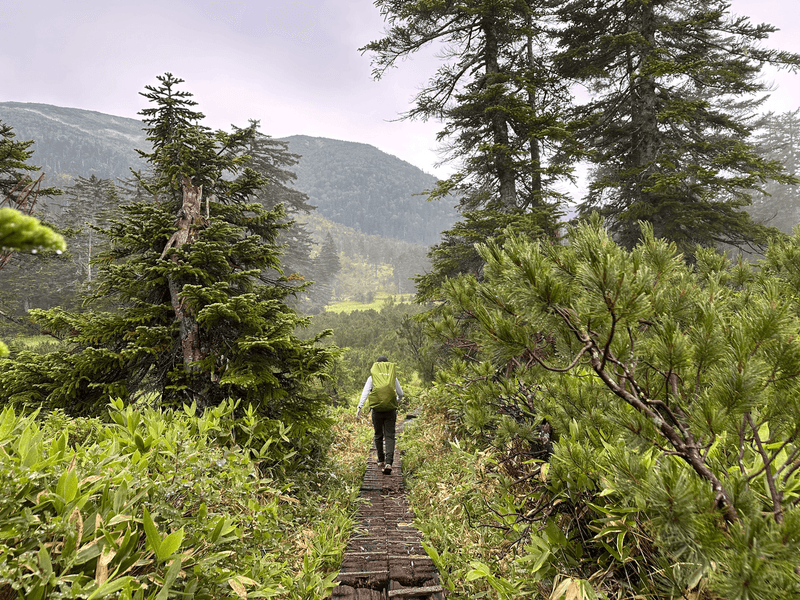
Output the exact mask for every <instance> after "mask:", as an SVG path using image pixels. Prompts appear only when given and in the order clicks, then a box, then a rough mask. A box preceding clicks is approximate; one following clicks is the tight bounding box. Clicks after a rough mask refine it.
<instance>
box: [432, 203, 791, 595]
mask: <svg viewBox="0 0 800 600" xmlns="http://www.w3.org/2000/svg"><path fill="white" fill-rule="evenodd" d="M642 230H643V232H644V237H643V240H642V241H641V242H640V244H639V245H637V246H636V247H635V248H634V249H633V250H632V251H626V250H625V249H623V248H621V247H620V246H618V245H617V244H616V243H615V242H614V241H613V240H612V238H611V235H610V234H609V233H608V232H607V231H605V230H603V229H602V228H601V227H600V225H599V222H598V219H595V220H594V222H593V223H591V224H585V225H582V226H580V227H578V228H577V229H574V230H571V231H570V233H569V242H570V244H569V245H568V246H561V245H547V244H543V243H535V242H532V241H530V240H528V239H525V238H524V237H516V236H509V237H508V238H507V239H506V240H505V243H504V245H503V246H502V247H501V246H500V245H499V244H497V243H495V242H489V243H487V244H485V245H482V246H481V248H480V252H481V256H482V257H483V259H484V260H485V261H486V269H485V273H484V276H485V279H484V281H483V282H480V283H479V282H477V281H476V280H475V279H474V278H473V277H467V276H465V277H462V278H460V279H457V280H451V281H449V282H447V283H446V284H445V285H444V288H445V290H446V298H447V300H448V301H449V304H448V305H447V307H446V309H445V311H444V316H443V318H442V320H441V321H440V323H439V324H438V326H437V327H438V329H439V332H440V334H442V335H444V336H445V337H446V338H447V339H450V340H454V341H457V342H458V344H459V346H460V347H462V348H464V352H463V361H459V362H457V363H456V364H455V365H454V366H453V367H452V368H451V369H450V370H449V371H448V372H447V373H442V376H441V377H440V379H439V383H438V389H437V390H436V391H435V393H434V395H435V398H436V399H438V401H439V402H440V403H442V404H443V406H444V407H446V408H447V409H449V418H450V419H451V420H452V419H456V421H455V422H456V431H454V432H452V433H451V434H450V435H454V436H458V437H461V438H462V439H466V440H468V441H469V443H470V444H474V445H475V446H476V447H477V449H478V450H483V451H486V452H490V453H491V454H490V456H491V457H493V458H492V462H494V463H495V464H496V465H497V467H496V469H497V470H498V471H499V472H500V473H499V474H498V475H496V477H500V480H499V482H498V483H497V487H495V488H494V489H495V492H493V493H494V496H493V498H492V500H491V502H490V503H488V504H483V503H481V502H480V501H478V502H477V503H473V501H472V500H470V501H469V502H470V507H471V510H473V512H472V516H471V517H469V518H470V519H472V523H473V524H475V523H479V524H481V525H484V526H486V527H495V528H497V530H498V532H499V534H501V536H500V537H501V540H496V541H495V542H492V543H496V544H498V546H497V548H498V550H497V551H496V553H495V554H494V555H493V556H488V557H487V556H484V557H483V558H482V559H481V562H480V563H479V564H473V565H472V567H471V570H470V572H469V573H465V575H466V576H467V579H474V580H478V581H482V582H484V583H485V584H486V585H489V586H490V587H492V588H495V589H496V590H500V589H501V588H502V589H504V590H505V592H504V593H505V594H506V595H505V596H504V595H502V593H501V596H500V597H507V598H512V597H516V596H515V594H523V595H524V594H525V593H538V594H545V595H547V594H551V593H555V592H556V590H557V589H559V585H561V584H562V583H563V584H564V587H565V588H566V587H569V586H570V585H572V584H574V586H577V587H579V588H581V589H583V588H589V589H590V591H591V593H593V594H594V593H596V594H598V595H599V594H600V593H601V592H602V593H605V594H606V596H607V597H620V598H633V597H640V596H641V595H645V596H649V597H655V598H675V597H679V596H681V595H683V596H684V597H686V596H687V595H688V594H692V595H694V597H697V598H719V597H722V598H726V599H729V600H733V599H737V600H738V599H745V598H752V597H753V596H752V590H759V596H758V597H761V598H765V599H766V598H770V599H771V598H775V599H777V598H791V597H794V596H796V595H797V594H800V576H798V574H797V571H796V569H797V566H798V564H797V557H798V556H800V547H798V543H800V529H799V528H798V527H800V513H798V510H800V479H798V477H800V429H799V428H798V423H800V404H798V402H797V398H798V397H800V396H798V389H797V388H798V386H799V385H800V345H798V340H797V336H796V331H797V326H798V315H800V311H799V307H798V305H797V299H796V294H794V292H793V290H795V289H796V286H797V285H798V277H797V272H798V268H797V264H796V263H797V256H798V255H800V254H799V253H800V250H798V249H799V248H800V233H798V235H796V236H795V237H794V238H792V239H791V240H778V241H776V243H775V244H773V245H772V246H771V247H770V249H769V251H768V254H767V258H766V260H765V262H764V263H763V264H762V265H761V266H760V267H759V268H753V267H751V266H750V265H748V264H747V263H744V262H739V263H734V264H731V263H729V262H728V261H726V259H725V258H724V257H722V256H720V255H717V254H715V253H714V252H713V251H711V250H707V249H705V250H704V249H698V250H697V255H696V257H697V262H696V267H694V268H690V267H688V266H687V265H686V263H685V261H684V260H683V257H682V256H681V255H680V254H679V253H678V252H677V246H676V244H674V243H670V242H666V241H662V240H657V239H656V238H655V237H654V235H653V233H652V229H651V228H650V227H649V226H647V225H646V224H642ZM465 340H467V341H469V342H470V343H469V344H465V343H464V341H465ZM454 453H456V454H457V451H456V450H455V449H454ZM444 460H445V461H447V459H446V458H445V459H444ZM452 460H456V458H452V459H451V461H452ZM447 462H450V461H447ZM486 468H490V467H486ZM476 485H477V484H476ZM480 485H483V484H480ZM476 500H477V499H476ZM462 501H464V500H463V498H462ZM455 518H456V519H458V518H459V517H458V515H456V517H455ZM460 518H461V519H462V520H463V518H464V517H463V513H462V514H461V517H460ZM509 548H515V550H514V551H513V553H511V554H510V553H509V552H510V551H509ZM455 562H456V565H455V566H456V567H458V565H459V563H458V561H457V560H456V561H455ZM557 575H558V576H559V577H558V578H557V577H556V576H557ZM567 580H569V581H571V582H572V584H566V583H564V582H565V581H567ZM495 584H496V587H495ZM561 593H562V594H563V593H564V590H562V592H561ZM585 593H586V594H589V592H585ZM589 597H591V595H589Z"/></svg>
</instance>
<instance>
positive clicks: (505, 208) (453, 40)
mask: <svg viewBox="0 0 800 600" xmlns="http://www.w3.org/2000/svg"><path fill="white" fill-rule="evenodd" d="M376 5H377V6H378V7H379V8H380V9H381V12H382V14H383V15H384V17H385V18H386V20H387V21H388V23H389V28H388V29H387V31H386V35H385V37H383V38H382V39H380V40H377V41H374V42H371V43H370V44H367V45H366V46H364V47H363V48H362V49H361V50H362V51H365V52H370V53H372V54H373V56H374V59H373V62H374V64H375V69H374V71H373V73H374V76H375V77H376V78H379V77H381V76H382V75H383V74H384V73H385V71H386V70H387V69H389V68H390V67H393V66H394V65H395V64H396V63H397V62H398V61H399V60H401V59H403V58H406V57H408V56H410V55H412V54H413V53H415V52H417V51H418V50H420V49H421V48H423V47H424V46H426V45H430V44H433V43H440V44H443V45H444V47H445V48H446V51H445V52H443V53H442V58H443V60H444V64H443V65H442V66H441V67H440V68H439V69H438V70H437V72H436V74H435V75H434V76H433V77H431V78H430V80H429V83H428V85H427V86H426V87H424V88H423V89H422V91H420V92H419V93H418V94H417V96H416V98H415V101H414V107H413V108H412V109H411V110H410V111H409V112H408V113H407V114H406V115H405V116H406V117H407V118H420V119H428V118H437V119H441V120H443V121H444V123H445V126H444V129H443V130H442V131H441V132H440V133H439V136H438V137H439V140H440V141H442V140H444V141H445V149H446V152H447V159H448V160H452V161H453V162H454V163H455V164H456V165H457V166H458V171H457V172H456V173H455V174H454V175H452V176H451V177H449V178H448V179H447V180H445V181H442V182H439V183H438V184H437V187H436V188H435V190H433V191H432V192H431V195H430V198H431V199H438V198H444V197H446V196H448V195H450V194H453V195H455V196H457V197H458V198H459V210H460V212H461V213H462V215H463V217H464V221H462V222H461V223H459V224H458V225H456V226H455V227H454V228H452V229H450V230H448V231H446V232H445V233H444V236H445V239H444V240H443V241H442V242H441V243H440V244H438V245H437V246H435V247H434V249H433V251H432V252H431V255H430V257H431V261H432V263H433V270H434V273H433V274H431V275H430V276H429V277H426V278H425V279H423V281H422V290H421V297H423V298H429V297H430V296H431V294H433V293H434V287H435V285H436V283H437V282H440V281H441V280H442V279H444V278H445V277H447V276H450V275H452V274H454V273H464V272H469V271H474V270H475V269H479V268H480V259H479V257H478V256H477V255H476V254H475V253H474V251H473V250H472V241H473V240H474V239H476V238H477V239H485V236H486V235H487V233H489V234H490V235H493V234H494V233H495V232H496V231H497V230H495V231H494V232H493V231H491V225H492V224H493V222H494V221H495V219H498V218H499V219H501V220H505V221H506V223H505V224H509V221H510V220H511V218H510V217H508V216H503V217H495V216H494V215H493V214H491V213H497V212H500V213H505V215H512V216H513V217H514V218H515V219H516V220H518V227H519V228H524V229H529V230H531V229H534V230H537V234H542V233H543V234H545V235H550V236H554V235H555V233H556V230H557V225H556V223H557V218H558V214H557V211H556V207H557V205H558V203H559V202H560V201H561V200H563V197H562V195H561V194H560V193H559V192H558V191H557V188H556V184H557V183H558V182H559V181H561V180H564V179H568V178H570V176H571V167H570V166H569V161H568V160H563V157H562V159H561V160H555V156H556V154H557V152H558V151H559V149H561V148H566V146H569V145H570V141H571V134H570V133H569V131H570V126H568V125H567V123H566V121H565V120H564V116H565V109H566V108H567V107H568V101H569V94H568V92H567V89H566V87H565V85H564V83H563V82H562V81H561V80H559V79H558V78H557V77H554V76H553V71H552V69H551V67H550V65H549V64H548V58H547V56H548V51H547V49H546V47H547V43H548V42H547V40H548V36H547V31H546V27H545V26H543V21H544V19H545V16H546V9H545V8H544V7H542V6H541V5H540V4H536V3H531V2H527V1H523V0H519V1H511V2H497V1H496V0H475V1H469V2H466V3H460V4H459V3H451V2H434V3H412V4H409V3H407V2H401V1H396V0H386V1H383V0H381V1H378V2H376ZM571 152H572V151H569V152H566V153H565V152H562V153H561V154H562V155H563V156H567V155H568V154H570V153H571ZM532 221H535V223H532Z"/></svg>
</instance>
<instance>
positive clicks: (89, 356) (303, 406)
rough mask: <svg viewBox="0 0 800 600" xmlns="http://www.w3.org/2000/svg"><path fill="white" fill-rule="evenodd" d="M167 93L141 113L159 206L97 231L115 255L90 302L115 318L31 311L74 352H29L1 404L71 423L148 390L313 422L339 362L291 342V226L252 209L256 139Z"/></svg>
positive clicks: (127, 212) (167, 78)
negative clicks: (284, 261)
mask: <svg viewBox="0 0 800 600" xmlns="http://www.w3.org/2000/svg"><path fill="white" fill-rule="evenodd" d="M159 83H160V85H158V86H156V87H154V86H148V87H147V91H146V92H145V93H144V94H143V95H144V96H145V97H147V98H148V99H149V100H150V101H151V102H152V103H153V106H152V107H150V108H147V109H145V110H143V111H142V113H143V115H144V117H145V120H146V123H147V133H148V139H149V141H150V142H151V143H152V147H153V151H152V152H151V153H146V152H142V155H143V156H144V157H145V158H146V159H147V161H148V162H149V163H150V164H151V165H152V167H153V177H152V178H148V179H145V178H142V177H141V176H139V180H140V182H141V185H142V186H143V187H144V188H145V189H146V190H148V191H149V192H150V193H151V194H152V196H151V198H153V199H146V200H139V201H135V202H133V203H131V204H128V205H125V206H123V207H121V208H120V209H119V213H118V214H117V216H116V218H114V219H113V220H112V222H111V224H110V225H109V226H108V227H107V228H104V229H101V230H100V232H101V233H102V234H103V235H104V236H105V237H106V238H107V240H108V245H107V247H106V249H105V250H104V251H103V252H102V253H101V254H100V256H99V257H98V258H97V261H96V262H97V264H98V265H99V271H100V272H99V275H98V279H97V287H96V288H95V289H94V290H93V293H92V296H91V300H93V301H103V302H109V301H113V302H115V303H116V304H117V305H118V306H119V310H115V311H113V312H111V311H109V312H68V311H65V310H63V309H60V308H56V309H52V310H49V311H32V317H33V319H34V320H35V321H36V322H37V323H38V324H40V325H41V326H42V327H43V328H45V329H46V330H48V331H50V332H51V333H53V334H54V335H57V336H59V337H61V338H62V339H65V340H68V341H69V343H70V345H71V348H72V349H71V351H70V352H66V351H64V352H59V353H53V354H49V355H47V356H45V357H38V356H33V355H30V354H27V353H21V354H20V355H19V356H17V357H15V360H14V361H11V362H10V363H9V364H6V365H3V367H2V372H0V390H2V395H3V396H5V397H6V398H10V399H11V400H12V401H22V402H25V403H29V404H32V405H41V404H44V405H47V406H52V407H63V408H65V409H67V410H69V411H70V412H75V413H87V412H94V411H96V410H98V409H99V408H100V407H102V406H104V405H105V404H106V403H107V401H108V400H109V398H112V397H122V398H133V397H135V396H137V395H140V394H142V393H144V392H146V391H149V390H152V391H155V392H157V393H158V395H159V398H160V402H162V403H164V404H174V403H176V402H183V401H189V402H191V401H193V400H196V401H197V402H198V404H199V405H201V406H203V407H207V406H213V405H216V404H219V403H220V402H221V401H222V400H223V399H224V398H226V397H229V396H230V397H235V398H239V399H244V400H247V401H248V402H252V403H253V404H254V405H255V406H257V407H258V409H259V410H260V411H261V412H262V413H263V414H265V415H268V416H270V417H281V418H284V419H286V420H287V422H291V421H292V420H293V419H294V418H300V419H302V420H303V421H306V420H308V421H309V422H311V421H313V420H314V417H315V415H318V414H319V410H320V408H321V407H322V406H323V402H324V398H323V397H321V396H320V395H319V394H317V393H316V392H314V391H313V390H312V384H313V383H314V381H315V380H316V378H317V377H319V376H321V375H323V374H324V372H325V370H326V368H327V367H328V366H329V365H330V363H331V361H332V358H333V356H334V352H333V351H332V350H331V349H324V348H320V347H317V345H316V339H312V340H309V341H301V340H299V339H298V338H297V337H295V335H294V330H295V328H296V327H302V326H303V325H304V324H305V323H306V321H305V320H304V319H303V318H302V317H300V316H299V315H298V314H296V313H295V311H293V310H292V309H291V308H289V307H288V306H287V304H286V297H287V296H288V295H289V294H290V293H291V291H292V289H291V288H290V287H289V286H287V285H283V284H281V283H280V282H279V281H276V280H275V279H273V278H270V277H269V276H268V275H267V269H273V270H277V269H280V258H279V249H278V247H277V246H276V240H277V237H278V234H279V232H280V231H282V230H283V229H285V227H286V225H284V224H281V223H280V219H281V218H282V217H283V216H284V214H285V213H284V212H283V211H282V210H280V209H279V208H278V209H276V210H274V211H268V210H266V209H264V208H263V206H261V205H260V204H258V203H253V202H250V198H251V197H252V196H253V195H254V194H255V193H257V192H258V190H259V189H260V188H261V187H262V186H263V185H264V183H265V179H264V178H263V177H262V176H261V175H259V174H258V173H256V171H254V170H253V169H251V168H249V167H248V166H247V164H248V161H249V158H248V156H247V155H245V154H243V151H244V150H245V149H246V145H247V143H248V142H249V141H251V140H252V138H253V135H254V128H252V127H250V128H247V129H237V130H235V131H234V132H233V133H231V134H228V133H225V132H222V131H217V132H211V131H209V130H208V129H207V128H205V127H204V126H203V125H202V124H201V120H202V113H199V112H197V111H196V110H194V108H193V107H194V106H195V104H196V103H195V102H194V101H193V100H192V99H191V94H189V93H188V92H185V91H182V90H179V89H177V87H178V85H179V84H180V83H181V80H179V79H176V78H174V77H173V76H172V75H171V74H166V75H164V76H162V77H159ZM190 179H191V180H190ZM198 190H202V193H203V196H202V199H200V198H199V197H198ZM189 194H194V196H193V198H194V200H195V205H193V207H192V206H190V205H189V204H188V203H187V196H188V195H189ZM189 199H191V198H189ZM187 207H188V208H187ZM191 210H193V211H194V213H192V214H188V213H189V212H191ZM176 219H177V220H176ZM187 219H189V220H190V221H191V222H190V223H188V225H187V224H186V221H187ZM176 227H177V228H178V231H176ZM296 433H297V435H300V436H301V435H302V431H301V428H298V430H297V431H296Z"/></svg>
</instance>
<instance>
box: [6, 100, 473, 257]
mask: <svg viewBox="0 0 800 600" xmlns="http://www.w3.org/2000/svg"><path fill="white" fill-rule="evenodd" d="M0 120H2V121H4V122H6V123H8V124H9V125H11V126H12V127H13V128H14V131H15V133H16V134H17V139H18V140H34V141H35V144H34V146H33V150H34V155H33V159H32V162H33V164H35V165H37V166H39V167H41V169H42V170H43V171H44V172H45V173H47V174H48V175H50V176H53V177H55V176H57V175H59V174H66V175H70V176H73V177H74V176H77V175H82V176H84V177H89V176H91V175H95V176H97V177H99V178H105V179H116V178H129V177H130V176H131V174H130V168H131V167H132V168H134V169H136V170H142V169H145V166H146V165H145V163H144V161H142V159H141V158H140V157H139V155H138V154H137V153H136V151H135V149H136V148H139V149H142V150H146V149H148V144H147V141H146V140H145V135H144V132H143V131H142V126H143V125H142V122H141V121H140V120H138V119H129V118H125V117H116V116H112V115H106V114H103V113H99V112H94V111H89V110H82V109H78V108H64V107H59V106H52V105H48V104H33V103H21V102H0ZM264 133H266V134H269V132H268V131H265V132H264ZM283 139H284V140H285V141H287V142H289V150H290V151H291V152H293V153H295V154H299V155H301V159H300V163H299V164H297V165H295V166H294V167H291V168H290V170H293V171H294V172H295V173H296V174H297V181H296V183H295V187H296V188H297V189H298V190H300V191H302V192H304V193H306V194H308V196H309V198H310V201H311V204H312V205H315V206H317V212H318V214H320V215H321V216H323V217H326V218H327V219H329V220H331V221H334V222H336V223H340V224H342V225H345V226H347V227H352V228H353V229H355V230H357V231H360V232H362V233H364V234H367V235H378V236H382V237H388V238H392V239H396V240H400V241H404V242H411V243H417V244H424V245H431V244H435V243H437V242H438V241H439V233H440V232H441V231H444V230H445V229H449V228H450V227H451V226H452V224H453V223H454V222H455V221H456V219H457V213H456V211H455V209H454V208H453V207H452V205H453V204H455V201H453V202H451V203H444V202H427V201H426V200H425V196H424V195H423V194H424V192H425V191H426V190H429V189H431V188H432V187H433V186H434V185H435V184H436V178H435V177H434V176H433V175H430V174H427V173H425V172H423V171H422V170H421V169H419V168H417V167H415V166H413V165H411V164H410V163H408V162H405V161H403V160H400V159H399V158H397V157H395V156H392V155H389V154H386V153H385V152H382V151H381V150H379V149H377V148H375V147H374V146H370V145H367V144H361V143H357V142H347V141H340V140H331V139H326V138H319V137H311V136H304V135H298V136H291V137H288V138H283ZM50 181H51V182H52V179H51V180H50Z"/></svg>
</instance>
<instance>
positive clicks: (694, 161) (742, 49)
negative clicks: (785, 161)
mask: <svg viewBox="0 0 800 600" xmlns="http://www.w3.org/2000/svg"><path fill="white" fill-rule="evenodd" d="M728 7H729V5H728V3H727V2H724V0H700V1H695V0H692V1H688V0H631V1H628V2H611V3H609V2H597V1H595V0H573V1H571V2H567V3H565V4H564V5H563V6H561V7H560V8H559V10H558V14H559V16H560V18H561V20H562V22H563V23H564V26H563V28H562V29H561V30H560V31H559V36H560V40H559V43H560V46H561V52H560V54H559V56H557V61H556V62H557V65H558V67H559V72H560V74H561V75H562V76H563V77H565V78H568V79H573V80H575V81H578V82H582V83H584V84H585V85H587V86H588V87H589V88H590V89H591V90H592V92H593V97H592V99H591V100H590V101H589V102H588V103H586V104H585V105H584V106H583V107H581V108H580V110H579V111H578V115H579V116H580V117H581V119H583V120H584V121H585V126H584V127H583V128H582V133H581V136H580V137H581V140H582V142H583V144H585V145H586V147H587V149H589V150H590V151H591V159H592V161H593V162H594V164H595V165H596V169H595V172H594V174H593V177H592V182H591V186H590V191H589V194H588V196H587V197H586V199H585V200H584V201H583V204H582V206H581V209H582V212H583V213H588V212H591V211H593V210H599V211H600V213H601V214H602V215H603V216H604V217H605V218H606V219H607V220H608V224H609V226H610V228H611V230H612V231H613V232H614V235H615V237H616V239H618V240H619V241H620V242H621V243H622V244H623V245H625V246H626V247H628V248H630V247H633V246H634V245H635V244H636V242H637V240H638V239H639V226H638V222H639V221H645V222H647V223H650V224H651V225H652V226H653V230H654V232H655V235H656V236H657V237H664V238H666V239H670V240H673V241H675V242H676V243H677V244H678V247H679V248H680V249H681V250H682V251H684V252H689V253H691V252H693V250H694V248H695V245H696V244H700V245H703V246H713V245H715V244H719V243H728V244H733V245H736V246H739V247H742V246H744V245H747V244H751V243H756V244H760V243H764V242H765V241H766V236H767V233H768V232H767V231H766V230H765V228H763V227H760V226H758V225H756V224H755V223H753V222H752V220H751V219H750V218H749V216H748V214H747V213H746V212H744V211H743V210H741V208H742V207H745V206H747V205H749V204H750V201H751V194H752V193H753V192H754V191H757V190H759V189H760V187H761V186H762V185H763V183H764V182H765V181H767V180H768V179H774V180H776V181H783V182H787V181H791V180H792V179H791V178H790V177H789V176H787V175H786V174H785V173H784V172H783V170H782V168H781V165H780V164H779V163H777V162H775V161H771V160H767V159H765V158H764V157H763V156H761V155H760V154H759V153H758V152H757V151H756V150H755V148H754V145H753V143H752V141H751V140H750V139H749V138H750V134H751V133H752V131H753V127H754V125H755V121H754V120H753V115H754V111H755V110H756V109H757V108H758V105H759V102H758V101H757V100H754V99H753V97H754V96H753V95H754V94H756V93H758V92H761V91H764V90H765V89H766V84H765V83H764V82H763V80H761V79H759V76H760V69H761V65H763V64H766V63H769V64H773V65H777V66H782V67H791V68H794V67H795V66H797V65H798V64H800V56H798V55H796V54H793V53H789V52H777V51H773V50H768V49H765V48H763V47H761V45H760V42H761V41H762V40H764V39H766V38H767V37H768V35H769V34H770V33H771V32H772V31H774V30H775V28H774V27H771V26H769V25H752V24H750V23H749V21H748V20H747V19H746V18H739V17H734V16H731V15H730V14H728V12H727V10H728Z"/></svg>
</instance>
